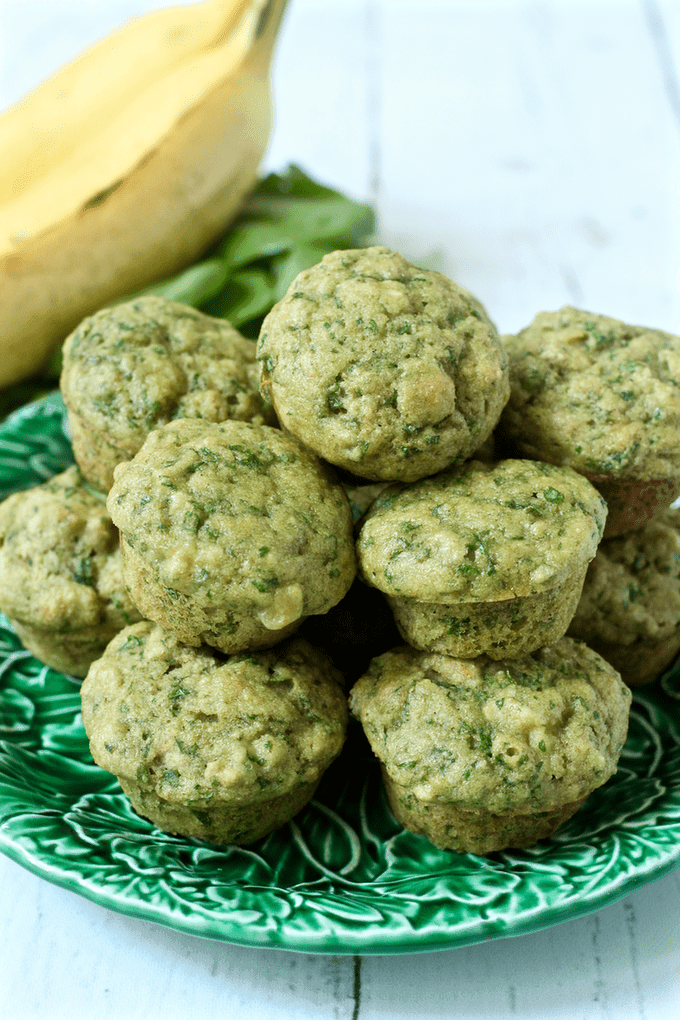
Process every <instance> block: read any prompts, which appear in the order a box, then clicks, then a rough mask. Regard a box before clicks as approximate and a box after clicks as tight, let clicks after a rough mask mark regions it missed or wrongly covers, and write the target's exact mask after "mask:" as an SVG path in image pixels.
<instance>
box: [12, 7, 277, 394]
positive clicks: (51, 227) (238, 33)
mask: <svg viewBox="0 0 680 1020" xmlns="http://www.w3.org/2000/svg"><path fill="white" fill-rule="evenodd" d="M285 5H286V0H208V2H205V3H199V4H192V5H188V6H185V7H175V8H171V9H168V10H162V11H157V12H155V13H152V14H150V15H147V16H146V17H143V18H140V19H139V20H136V21H132V22H130V23H128V24H126V25H124V26H123V27H122V28H121V29H119V30H118V31H117V32H115V33H113V34H112V35H110V36H108V37H106V38H104V39H102V40H101V41H100V42H98V43H96V44H95V45H94V46H92V47H91V48H90V49H89V50H87V51H86V52H84V53H83V54H82V55H81V56H79V57H77V58H76V59H75V60H73V61H72V62H71V63H69V64H67V65H66V66H65V67H63V68H62V69H61V70H60V71H58V72H57V73H56V74H55V75H54V76H53V77H51V78H50V79H48V80H47V81H46V82H44V84H42V85H41V86H39V87H38V88H37V89H35V90H34V91H33V92H31V93H29V95H28V96H26V97H25V98H24V99H23V100H22V101H20V102H19V103H17V104H16V105H15V106H13V107H12V108H10V109H9V110H7V111H6V112H5V113H3V114H2V115H0V152H1V153H2V171H0V174H1V179H0V386H7V385H9V384H11V383H13V382H18V381H20V380H21V379H24V378H26V377H27V376H29V375H30V374H32V373H33V372H35V371H37V370H38V369H39V368H40V367H41V366H42V365H43V364H44V362H45V360H46V358H47V357H48V356H49V354H50V353H51V351H52V350H53V349H54V347H55V346H56V344H58V343H60V342H61V341H62V340H63V339H64V337H65V336H66V335H67V334H68V333H69V332H70V331H71V330H72V329H73V327H74V326H75V325H77V323H78V322H79V321H80V320H81V319H82V318H83V317H84V316H85V315H88V314H90V313H91V312H93V311H95V310H96V309H98V308H100V307H102V306H103V305H105V304H106V303H110V302H111V301H113V300H114V299H115V298H116V297H119V296H121V295H125V294H130V293H134V291H136V290H139V289H140V288H141V287H144V286H146V285H148V284H149V283H152V282H154V281H156V280H158V279H161V278H163V277H165V276H168V275H170V274H172V273H175V272H177V271H178V270H179V269H181V268H183V267H184V266H186V265H189V264H190V263H191V262H193V261H194V260H195V259H196V257H197V256H198V255H199V254H200V253H201V252H202V251H204V250H205V248H206V247H208V246H209V245H210V243H211V242H212V241H213V240H214V239H215V238H216V237H217V236H218V235H219V234H220V233H221V232H222V231H223V230H224V228H225V226H226V225H227V223H228V222H229V221H230V220H231V219H232V218H233V216H234V215H235V214H236V212H237V211H238V209H239V208H240V206H241V204H242V202H243V200H244V199H245V197H246V195H247V193H248V192H249V190H250V189H251V188H252V186H253V184H254V182H255V179H256V175H257V169H258V166H259V164H260V162H261V159H262V156H263V154H264V150H265V148H266V145H267V141H268V138H269V130H270V122H271V96H270V82H269V68H270V63H271V57H272V51H273V47H274V42H275V39H276V33H277V30H278V26H279V23H280V20H281V16H282V13H283V9H284V7H285Z"/></svg>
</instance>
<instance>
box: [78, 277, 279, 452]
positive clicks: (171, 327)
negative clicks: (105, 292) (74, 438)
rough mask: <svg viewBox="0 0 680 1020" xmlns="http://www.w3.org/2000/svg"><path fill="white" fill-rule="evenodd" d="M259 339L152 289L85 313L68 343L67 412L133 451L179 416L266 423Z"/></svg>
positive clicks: (118, 444) (121, 446) (117, 444)
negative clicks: (257, 354) (260, 389)
mask: <svg viewBox="0 0 680 1020" xmlns="http://www.w3.org/2000/svg"><path fill="white" fill-rule="evenodd" d="M257 375H258V368H257V364H256V362H255V343H254V341H252V340H246V338H245V337H242V336H241V334H240V333H238V332H237V330H235V329H234V327H233V326H231V325H230V324H229V323H228V322H227V321H226V320H225V319H215V318H213V317H212V316H209V315H204V314H203V313H202V312H198V311H196V309H194V308H190V307H189V306H188V305H183V304H179V303H178V302H176V301H169V300H168V299H167V298H163V297H157V296H155V295H148V296H146V297H140V298H137V299H136V300H135V301H129V302H127V303H126V304H121V305H116V306H114V307H113V308H104V309H103V310H102V311H99V312H96V313H95V314H94V315H91V316H89V317H88V318H87V319H85V320H84V321H83V322H81V324H80V325H79V326H78V328H77V329H76V330H75V331H74V332H73V333H72V334H71V335H70V336H69V337H68V339H67V340H66V342H65V344H64V362H63V370H62V375H61V390H62V393H63V396H64V401H65V403H66V405H67V407H68V409H69V411H73V412H75V413H76V414H77V415H78V416H79V417H80V418H81V419H82V420H83V421H84V422H85V423H86V424H87V426H88V427H89V428H91V429H92V430H94V431H95V432H97V433H102V434H104V435H105V436H106V438H107V441H108V442H109V443H111V444H112V445H114V446H116V447H118V448H119V449H120V451H121V460H124V459H127V458H128V457H131V456H133V454H135V453H136V452H137V450H138V449H139V448H140V447H141V445H142V443H143V442H144V440H145V438H146V436H147V435H148V434H149V432H150V431H151V429H153V428H156V427H157V426H158V425H163V424H165V423H166V422H168V421H170V420H171V419H173V418H205V419H207V420H208V421H224V420H225V419H228V418H235V419H237V420H239V421H253V422H256V423H261V422H263V421H264V420H265V414H266V408H265V404H264V402H263V400H262V398H261V397H260V395H259V393H258V388H257Z"/></svg>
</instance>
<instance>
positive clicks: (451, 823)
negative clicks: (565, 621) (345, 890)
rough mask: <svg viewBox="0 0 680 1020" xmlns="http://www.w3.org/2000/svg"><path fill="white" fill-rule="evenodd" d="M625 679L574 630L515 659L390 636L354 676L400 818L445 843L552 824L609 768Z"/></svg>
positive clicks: (540, 832)
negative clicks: (460, 654)
mask: <svg viewBox="0 0 680 1020" xmlns="http://www.w3.org/2000/svg"><path fill="white" fill-rule="evenodd" d="M630 702H631V694H630V690H629V689H628V688H627V687H626V686H625V684H624V683H623V682H622V681H621V678H620V677H619V675H618V673H617V672H616V671H615V670H614V669H613V668H612V667H611V666H610V665H609V664H608V663H607V662H605V661H604V659H602V658H600V656H599V655H597V654H596V653H595V652H593V651H592V650H591V649H589V648H588V647H587V646H586V645H584V644H582V643H581V642H577V641H574V640H573V639H571V638H562V639H561V640H560V641H558V642H557V643H556V644H555V645H553V646H552V647H551V648H542V649H541V650H540V651H538V652H535V653H534V654H533V655H529V656H524V657H522V658H519V659H506V660H503V661H502V662H496V661H492V660H490V659H488V658H486V657H485V656H483V657H480V658H478V659H473V660H464V659H454V658H451V657H449V656H444V655H437V654H431V653H427V652H419V651H416V650H414V649H412V648H408V647H402V648H395V649H393V650H392V651H390V652H387V653H386V654H384V655H381V656H379V657H378V658H376V659H374V660H373V662H372V663H371V665H370V667H369V670H368V672H367V673H366V675H365V676H363V677H362V678H361V679H360V680H359V681H358V682H357V684H356V685H355V686H354V687H353V689H352V692H351V695H350V707H351V710H352V713H353V714H354V715H355V716H356V717H357V718H358V719H359V720H360V722H361V724H362V726H363V728H364V731H365V733H366V736H367V737H368V740H369V742H370V744H371V747H372V748H373V751H374V753H375V754H376V755H377V757H378V758H379V759H380V762H381V766H382V770H383V777H384V781H385V788H386V791H387V795H388V798H389V801H390V805H391V807H392V810H393V812H394V814H395V816H396V817H397V819H398V820H399V821H400V822H401V823H402V825H404V826H405V827H406V828H407V829H410V830H411V831H412V832H416V833H421V834H423V835H425V836H426V837H427V838H428V839H429V840H430V842H431V843H434V845H435V846H437V847H439V848H440V849H442V850H457V851H459V852H467V853H475V854H488V853H493V852H494V851H496V850H503V849H506V848H509V847H526V846H531V845H532V844H533V843H535V842H536V841H537V840H539V839H544V838H546V837H547V836H549V835H551V834H552V833H553V832H554V831H555V830H556V829H557V828H558V827H559V826H560V825H562V823H563V822H565V821H566V820H567V819H568V818H570V817H571V816H572V815H573V814H574V813H575V812H576V811H577V810H578V808H579V807H580V806H581V804H582V803H583V801H584V800H585V798H586V797H588V795H589V794H590V793H592V791H593V790H594V789H596V788H597V787H598V786H601V785H602V784H603V783H605V782H606V781H607V780H608V779H609V778H610V776H612V775H613V774H614V772H615V771H616V763H617V760H618V758H619V755H620V753H621V748H622V747H623V743H624V741H625V739H626V733H627V728H628V712H629V708H630Z"/></svg>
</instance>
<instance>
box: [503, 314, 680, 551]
mask: <svg viewBox="0 0 680 1020" xmlns="http://www.w3.org/2000/svg"><path fill="white" fill-rule="evenodd" d="M502 339H503V343H504V346H505V348H506V350H507V352H508V356H509V359H510V383H511V394H510V400H509V402H508V404H507V406H506V408H505V410H504V412H503V416H502V419H501V424H500V428H499V431H500V434H501V435H502V436H503V437H504V440H505V442H509V443H510V444H511V445H512V448H513V449H514V450H515V451H516V452H517V453H518V455H520V456H526V457H533V458H536V459H537V460H545V461H550V462H551V463H553V464H564V465H567V466H569V467H572V468H574V469H575V470H576V471H579V472H581V473H582V474H585V475H586V476H587V477H588V478H590V479H591V480H592V481H593V483H594V484H595V485H596V486H597V487H598V488H599V489H600V491H601V492H602V494H603V495H604V497H605V499H606V500H607V503H608V504H609V508H610V513H609V517H608V520H607V532H606V533H607V535H610V534H612V535H613V534H619V533H622V532H624V531H629V530H632V529H635V528H638V527H641V526H642V525H643V524H645V523H646V522H647V521H648V520H650V519H651V518H652V517H653V516H655V515H660V514H663V513H664V512H665V511H666V510H667V509H668V507H669V506H670V504H671V502H672V501H673V499H674V497H675V495H677V494H678V492H680V444H679V443H678V433H679V431H680V383H679V380H680V337H678V336H675V335H673V334H671V333H663V332H661V331H660V330H656V329H648V328H646V327H643V326H628V325H626V323H623V322H620V321H619V320H618V319H612V318H609V317H608V316H605V315H595V314H593V313H591V312H585V311H581V310H579V309H577V308H571V307H568V306H567V307H565V308H561V309H560V310H559V311H557V312H540V313H539V314H538V315H537V316H536V317H535V319H534V320H533V322H532V323H531V324H530V325H529V326H527V328H526V329H523V330H522V331H521V332H520V333H518V334H517V335H516V336H506V337H503V338H502Z"/></svg>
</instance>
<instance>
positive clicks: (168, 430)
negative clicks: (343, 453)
mask: <svg viewBox="0 0 680 1020" xmlns="http://www.w3.org/2000/svg"><path fill="white" fill-rule="evenodd" d="M108 506H109V511H110V513H111V517H112V518H113V520H114V522H115V523H116V524H117V526H118V527H119V528H120V530H121V535H122V538H123V540H124V542H125V543H127V545H128V546H130V547H132V548H134V549H135V550H136V552H137V553H138V554H139V555H140V556H141V557H142V559H143V560H144V561H145V562H147V563H148V564H149V566H150V567H151V569H152V570H153V571H154V573H155V576H156V577H157V579H158V582H159V584H160V585H162V586H163V587H164V588H165V589H167V590H168V591H169V592H170V593H171V594H172V592H173V591H178V592H182V593H184V594H186V595H190V596H191V597H192V600H193V601H194V602H195V604H196V605H197V606H200V607H201V608H202V609H204V610H205V609H208V610H209V607H211V606H213V607H215V606H218V607H220V608H224V607H225V606H227V607H231V608H233V609H234V611H236V612H238V613H247V614H252V615H253V616H256V617H257V618H258V619H259V620H260V622H261V623H262V624H263V625H264V626H265V627H267V628H268V629H270V630H279V629H281V628H282V627H284V626H286V625H287V624H289V623H292V622H293V621H295V620H298V619H300V618H301V617H303V616H307V615H309V614H310V613H323V612H326V611H327V610H328V609H330V607H331V606H333V605H335V603H336V602H339V601H340V599H341V598H342V596H343V595H344V594H345V592H346V591H347V589H348V588H349V586H350V584H351V583H352V580H353V578H354V575H355V572H356V571H355V556H354V546H353V534H352V512H351V510H350V507H349V503H348V501H347V497H346V496H345V493H344V492H343V490H342V487H341V486H340V484H339V483H338V482H337V481H336V480H335V478H334V476H333V475H332V473H331V471H330V469H329V468H328V467H327V466H326V465H324V464H323V463H322V462H321V461H320V460H319V458H318V457H316V456H315V454H313V453H312V452H311V451H310V450H307V449H306V448H305V447H304V446H302V444H301V443H299V442H298V441H297V440H296V439H294V438H293V437H292V436H288V435H286V434H285V433H283V432H280V431H279V430H278V429H273V428H270V427H268V426H266V425H263V426H259V425H250V424H247V423H245V422H236V421H227V422H222V423H219V424H218V423H212V422H205V421H200V420H197V419H190V418H184V419H181V420H179V421H174V422H170V423H169V424H168V425H164V426H162V427H161V428H159V429H156V430H155V431H153V432H152V433H151V434H150V435H149V437H148V439H147V440H146V442H145V444H144V446H143V447H142V449H141V450H140V451H139V453H138V454H137V455H136V456H135V457H134V458H133V459H132V460H131V461H129V462H128V463H126V464H120V465H119V466H118V467H117V468H116V472H115V481H114V484H113V487H112V489H111V492H110V493H109V499H108Z"/></svg>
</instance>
